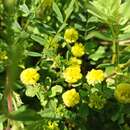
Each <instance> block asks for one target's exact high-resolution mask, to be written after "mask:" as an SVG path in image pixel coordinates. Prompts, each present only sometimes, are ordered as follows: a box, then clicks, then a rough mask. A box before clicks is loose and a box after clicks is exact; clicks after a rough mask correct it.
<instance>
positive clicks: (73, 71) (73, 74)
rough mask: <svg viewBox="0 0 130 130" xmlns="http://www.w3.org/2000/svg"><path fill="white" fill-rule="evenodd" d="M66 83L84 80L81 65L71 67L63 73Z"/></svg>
mask: <svg viewBox="0 0 130 130" xmlns="http://www.w3.org/2000/svg"><path fill="white" fill-rule="evenodd" d="M63 76H64V78H65V81H66V82H68V83H75V82H77V81H78V80H79V79H81V78H82V74H81V69H80V66H79V65H71V66H69V67H68V68H66V69H65V70H64V72H63Z"/></svg>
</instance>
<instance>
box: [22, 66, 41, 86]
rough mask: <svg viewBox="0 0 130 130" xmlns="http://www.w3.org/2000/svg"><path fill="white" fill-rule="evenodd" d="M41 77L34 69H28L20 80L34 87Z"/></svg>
mask: <svg viewBox="0 0 130 130" xmlns="http://www.w3.org/2000/svg"><path fill="white" fill-rule="evenodd" d="M39 78H40V75H39V73H38V72H37V70H36V69H34V68H27V69H25V70H23V71H22V73H21V74H20V80H21V81H22V83H23V84H25V85H34V84H36V82H37V81H38V80H39Z"/></svg>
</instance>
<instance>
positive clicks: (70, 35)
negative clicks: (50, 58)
mask: <svg viewBox="0 0 130 130" xmlns="http://www.w3.org/2000/svg"><path fill="white" fill-rule="evenodd" d="M64 39H65V40H66V42H68V43H72V42H76V41H77V40H78V32H77V31H76V30H75V29H74V28H69V29H67V30H66V31H65V34H64Z"/></svg>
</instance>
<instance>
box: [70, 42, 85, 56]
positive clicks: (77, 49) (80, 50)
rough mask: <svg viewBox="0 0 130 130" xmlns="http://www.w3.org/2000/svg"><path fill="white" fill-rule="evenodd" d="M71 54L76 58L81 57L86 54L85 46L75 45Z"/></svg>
mask: <svg viewBox="0 0 130 130" xmlns="http://www.w3.org/2000/svg"><path fill="white" fill-rule="evenodd" d="M71 52H72V54H73V56H75V57H81V56H83V55H84V53H85V49H84V46H83V45H82V44H81V43H75V45H74V46H73V47H72V48H71Z"/></svg>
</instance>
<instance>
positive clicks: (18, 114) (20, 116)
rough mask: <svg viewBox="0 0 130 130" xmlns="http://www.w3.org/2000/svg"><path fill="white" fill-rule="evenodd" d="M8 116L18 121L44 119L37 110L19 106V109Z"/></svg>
mask: <svg viewBox="0 0 130 130" xmlns="http://www.w3.org/2000/svg"><path fill="white" fill-rule="evenodd" d="M7 117H8V118H9V119H12V120H17V121H37V120H41V119H42V118H41V116H40V115H39V114H37V113H36V112H35V111H33V110H30V109H25V108H19V110H18V111H14V112H12V113H9V114H7Z"/></svg>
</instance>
